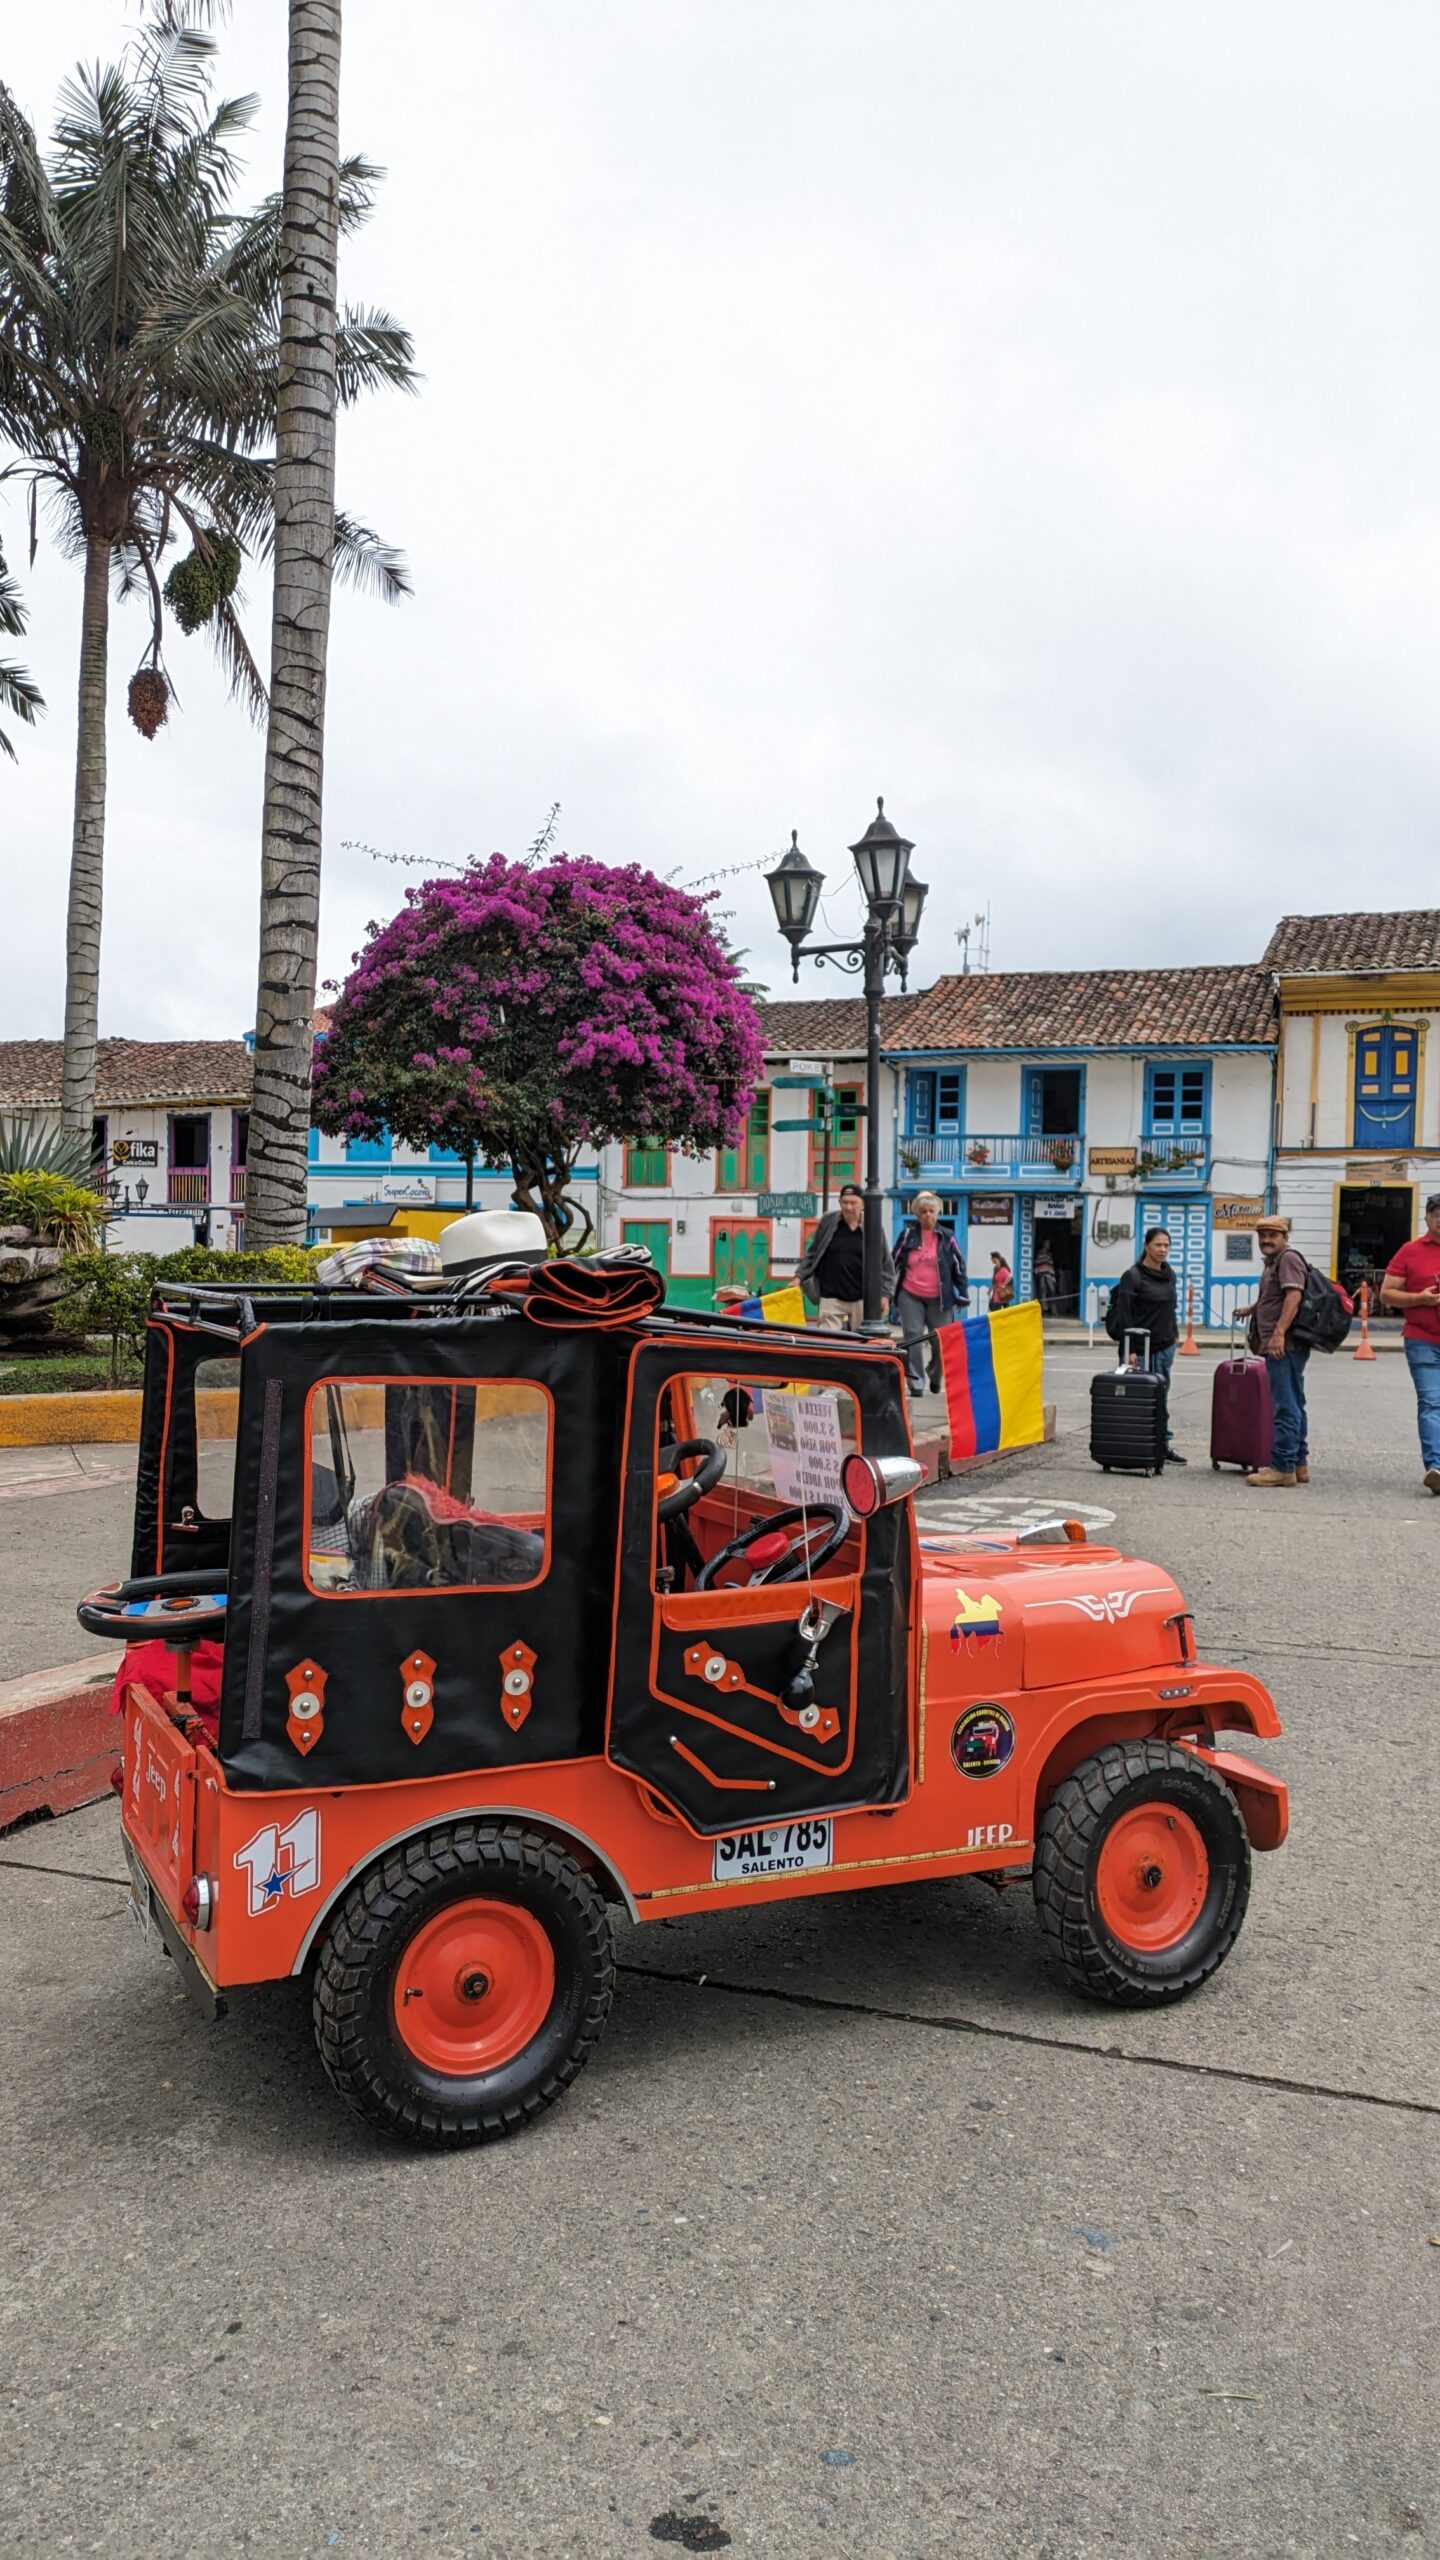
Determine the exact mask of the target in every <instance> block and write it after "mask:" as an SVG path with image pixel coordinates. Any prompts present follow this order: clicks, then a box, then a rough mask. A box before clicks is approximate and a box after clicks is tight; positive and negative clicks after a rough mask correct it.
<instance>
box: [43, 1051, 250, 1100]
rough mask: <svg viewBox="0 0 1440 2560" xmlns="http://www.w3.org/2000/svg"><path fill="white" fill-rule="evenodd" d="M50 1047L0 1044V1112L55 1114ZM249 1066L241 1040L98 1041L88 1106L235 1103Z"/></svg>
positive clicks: (56, 1075)
mask: <svg viewBox="0 0 1440 2560" xmlns="http://www.w3.org/2000/svg"><path fill="white" fill-rule="evenodd" d="M60 1059H61V1048H60V1043H59V1041H58V1040H0V1111H3V1110H6V1109H11V1110H13V1109H14V1108H15V1107H16V1106H17V1105H19V1106H36V1105H38V1106H39V1107H40V1108H42V1109H43V1108H45V1107H46V1106H47V1105H48V1106H50V1107H52V1108H54V1109H56V1110H58V1109H59V1106H60ZM253 1073H254V1064H253V1061H252V1059H251V1056H250V1052H249V1050H248V1049H247V1048H246V1046H245V1043H244V1041H243V1040H102V1041H101V1042H100V1047H99V1054H98V1057H97V1059H96V1066H95V1105H96V1109H97V1110H99V1111H107V1110H114V1109H115V1108H116V1107H117V1106H119V1105H120V1104H123V1103H127V1102H130V1103H141V1102H152V1103H162V1104H164V1103H175V1102H243V1101H244V1100H245V1098H246V1096H247V1095H248V1093H249V1091H250V1084H251V1079H252V1076H253Z"/></svg>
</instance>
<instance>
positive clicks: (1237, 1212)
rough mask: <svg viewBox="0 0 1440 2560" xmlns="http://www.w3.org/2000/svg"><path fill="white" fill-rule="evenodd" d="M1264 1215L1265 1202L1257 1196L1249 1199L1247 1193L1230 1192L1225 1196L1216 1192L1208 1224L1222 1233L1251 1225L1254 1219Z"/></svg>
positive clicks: (1218, 1232) (1218, 1233)
mask: <svg viewBox="0 0 1440 2560" xmlns="http://www.w3.org/2000/svg"><path fill="white" fill-rule="evenodd" d="M1264 1215H1265V1203H1264V1201H1263V1200H1262V1199H1260V1198H1259V1197H1258V1196H1257V1197H1256V1198H1254V1199H1251V1198H1250V1197H1249V1196H1248V1195H1243V1196H1242V1195H1236V1194H1234V1193H1232V1194H1230V1195H1228V1196H1226V1195H1222V1194H1221V1193H1218V1192H1217V1194H1216V1196H1215V1202H1214V1206H1213V1208H1212V1209H1211V1212H1210V1224H1211V1226H1212V1227H1213V1228H1214V1229H1215V1232H1216V1234H1217V1235H1224V1234H1226V1233H1227V1232H1228V1231H1232V1230H1234V1229H1236V1228H1239V1227H1253V1226H1254V1224H1255V1221H1256V1219H1257V1218H1263V1217H1264Z"/></svg>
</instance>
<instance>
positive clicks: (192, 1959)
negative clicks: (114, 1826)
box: [122, 1834, 230, 2019]
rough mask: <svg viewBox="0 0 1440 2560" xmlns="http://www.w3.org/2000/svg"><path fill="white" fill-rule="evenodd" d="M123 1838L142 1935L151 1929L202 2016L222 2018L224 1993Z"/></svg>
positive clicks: (132, 1900) (225, 2002)
mask: <svg viewBox="0 0 1440 2560" xmlns="http://www.w3.org/2000/svg"><path fill="white" fill-rule="evenodd" d="M122 1837H123V1838H124V1841H125V1863H126V1865H127V1867H128V1868H129V1870H130V1907H131V1910H132V1912H133V1913H134V1916H135V1918H136V1920H137V1921H138V1923H139V1926H140V1933H141V1936H142V1937H145V1938H149V1937H150V1936H151V1934H152V1932H153V1934H154V1936H155V1937H157V1938H158V1939H159V1941H160V1946H161V1949H162V1951H163V1953H164V1954H166V1955H167V1956H168V1957H169V1958H170V1960H171V1962H172V1964H174V1965H175V1966H176V1967H177V1968H178V1971H179V1974H180V1979H181V1981H182V1983H183V1984H184V1986H185V1990H186V1993H187V1994H188V1996H189V1998H190V2000H191V2002H192V2003H193V2005H194V2006H195V2007H196V2008H197V2009H198V2010H199V2012H200V2015H201V2016H202V2018H210V2019H214V2018H223V2017H224V2015H225V2012H226V2010H227V2008H228V2007H229V2005H230V2004H229V2002H228V2000H227V1999H226V1997H225V1994H224V1992H223V1991H222V1990H221V1989H220V1988H219V1986H218V1984H216V1983H214V1982H212V1981H211V1979H210V1976H209V1974H208V1973H207V1972H206V1970H205V1967H204V1966H203V1964H202V1963H201V1962H200V1959H199V1957H198V1956H197V1955H196V1953H195V1950H194V1948H193V1947H192V1946H191V1944H190V1941H189V1939H188V1938H187V1937H186V1936H185V1934H184V1932H183V1931H182V1930H181V1928H180V1927H179V1925H178V1923H177V1922H176V1921H175V1920H174V1919H173V1918H172V1917H171V1914H170V1913H169V1912H168V1911H167V1910H166V1908H165V1905H164V1903H163V1902H162V1901H161V1899H160V1896H159V1894H158V1893H157V1892H156V1890H155V1887H154V1885H153V1884H152V1883H151V1881H150V1878H149V1876H148V1875H147V1874H146V1872H145V1869H144V1866H143V1865H142V1863H141V1861H140V1857H139V1854H138V1852H137V1851H136V1849H135V1847H134V1844H133V1842H132V1841H131V1840H130V1838H129V1836H128V1834H122Z"/></svg>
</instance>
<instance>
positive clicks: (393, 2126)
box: [314, 1822, 615, 2146]
mask: <svg viewBox="0 0 1440 2560" xmlns="http://www.w3.org/2000/svg"><path fill="white" fill-rule="evenodd" d="M475 1897H479V1898H481V1899H482V1900H483V1901H484V1902H485V1903H487V1904H492V1905H493V1904H508V1905H513V1906H516V1907H518V1910H519V1912H520V1913H521V1914H528V1915H529V1920H530V1922H531V1923H532V1924H533V1923H538V1924H539V1927H540V1929H541V1930H543V1932H544V1936H545V1938H547V1939H548V1941H549V1949H550V1955H551V1957H552V1959H553V1964H554V1986H553V1992H552V1994H551V1997H550V2002H549V2007H548V2009H547V2011H546V2013H545V2015H544V2017H543V2019H542V2020H541V2022H540V2024H539V2025H538V2027H537V2028H536V2029H535V2031H534V2032H533V2033H532V2034H531V2035H530V2036H529V2039H528V2041H527V2042H526V2043H525V2044H524V2045H523V2047H522V2048H521V2049H520V2050H519V2051H518V2052H516V2053H514V2054H513V2055H511V2056H510V2057H509V2058H507V2059H506V2060H504V2061H503V2062H502V2063H500V2064H499V2065H498V2067H496V2068H494V2069H488V2070H483V2071H478V2072H474V2073H464V2074H455V2073H451V2072H448V2071H443V2070H440V2069H437V2068H435V2067H433V2066H432V2065H431V2064H430V2063H429V2062H428V2061H426V2060H425V2059H424V2058H422V2057H421V2056H420V2055H418V2054H416V2053H414V2052H412V2050H411V2049H410V2047H409V2046H408V2045H407V2044H406V2043H405V2041H404V2039H403V2037H402V2035H401V2033H400V2029H399V2025H398V2023H397V2019H396V2014H395V1984H396V1976H397V1972H398V1970H399V1967H400V1965H401V1963H402V1961H403V1960H404V1958H405V1956H406V1952H407V1949H408V1948H410V1947H411V1945H412V1943H413V1942H414V1940H415V1939H416V1938H417V1936H418V1935H419V1933H420V1932H421V1931H422V1930H424V1929H425V1928H426V1927H427V1925H428V1924H429V1923H430V1922H432V1921H434V1920H435V1919H436V1918H437V1916H438V1915H439V1914H441V1913H442V1912H443V1911H444V1910H445V1909H446V1906H447V1905H450V1904H459V1903H465V1902H467V1901H469V1900H471V1899H472V1898H475ZM517 1925H524V1924H523V1923H516V1922H506V1923H505V1926H506V1927H507V1928H513V1927H515V1926H517ZM532 1934H533V1931H532ZM477 1978H481V1977H477ZM481 1979H483V1978H481ZM614 1982H615V1960H614V1953H613V1949H612V1946H611V1938H610V1922H609V1918H608V1915H607V1913H606V1910H605V1905H604V1902H603V1900H602V1899H601V1896H600V1894H599V1892H598V1890H597V1888H596V1886H595V1885H594V1883H593V1882H592V1881H591V1879H590V1877H589V1876H588V1875H587V1874H586V1873H585V1871H584V1869H583V1868H582V1867H580V1866H578V1865H577V1864H576V1862H575V1860H574V1859H573V1858H571V1857H569V1856H567V1854H566V1852H565V1851H564V1850H563V1849H561V1848H559V1847H557V1846H556V1844H555V1843H554V1842H553V1841H551V1840H546V1839H545V1838H543V1837H542V1835H541V1834H539V1833H538V1832H533V1831H526V1830H523V1829H522V1828H521V1827H520V1826H519V1825H518V1824H516V1823H479V1822H455V1823H449V1824H447V1825H445V1826H444V1828H443V1829H439V1830H435V1831H429V1832H426V1833H425V1834H423V1835H422V1836H421V1837H420V1838H418V1839H415V1840H409V1841H406V1842H405V1844H404V1845H403V1847H401V1848H398V1849H393V1850H392V1851H391V1852H390V1854H389V1855H388V1857H385V1858H383V1859H382V1860H381V1861H380V1862H379V1864H378V1865H376V1866H374V1867H372V1868H371V1869H370V1871H369V1873H368V1874H367V1875H364V1876H362V1877H361V1878H360V1879H359V1881H358V1883H356V1884H355V1885H354V1886H352V1888H351V1890H350V1892H349V1893H347V1895H346V1896H345V1899H344V1901H343V1902H342V1903H341V1905H340V1907H339V1909H338V1911H337V1912H336V1913H335V1916H334V1918H333V1919H332V1920H331V1923H330V1926H329V1928H328V1930H327V1932H326V1935H325V1937H324V1940H323V1941H322V1944H321V1947H320V1953H319V1959H318V1962H317V1965H316V1969H315V1987H314V2020H315V2035H316V2040H317V2042H318V2044H319V2047H320V2059H321V2061H322V2062H323V2064H324V2066H325V2069H326V2072H327V2073H328V2075H329V2077H330V2079H331V2081H332V2082H333V2084H334V2086H335V2087H336V2088H337V2089H338V2090H339V2092H340V2095H341V2096H342V2098H344V2099H345V2100H346V2102H347V2104H348V2105H350V2106H352V2107H353V2108H354V2109H355V2110H356V2112H357V2113H358V2114H360V2115H362V2116H365V2117H366V2118H367V2119H368V2120H369V2122H370V2123H372V2124H376V2125H379V2126H380V2127H381V2129H382V2130H383V2131H384V2132H386V2133H391V2134H395V2135H397V2136H399V2137H400V2138H401V2139H402V2140H405V2141H409V2142H419V2143H428V2144H430V2145H433V2146H445V2145H458V2144H462V2143H471V2142H494V2141H498V2140H499V2139H500V2138H501V2136H502V2135H504V2134H507V2133H517V2132H519V2131H520V2129H521V2127H522V2126H524V2125H527V2124H528V2123H529V2122H530V2120H531V2118H532V2117H534V2116H537V2115H539V2114H541V2113H542V2112H543V2110H544V2109H545V2108H546V2107H548V2106H549V2105H550V2104H551V2102H552V2101H553V2100H554V2099H556V2098H558V2097H559V2096H560V2094H561V2092H562V2091H563V2090H565V2089H567V2088H568V2087H569V2085H570V2082H571V2081H572V2080H573V2079H574V2078H575V2075H576V2073H577V2072H578V2071H579V2070H581V2069H582V2067H583V2066H584V2064H585V2063H586V2062H588V2060H589V2058H590V2055H591V2053H592V2052H593V2050H594V2047H595V2045H596V2044H597V2042H598V2041H599V2038H600V2035H601V2032H602V2030H603V2028H604V2025H605V2020H606V2017H607V2015H608V2013H609V2008H610V1999H611V1994H612V1991H613V1989H614ZM406 1996H407V1998H408V1996H409V1995H408V1994H407V1995H406ZM467 1996H473V1995H469V1994H467ZM540 1996H541V1998H542V1999H543V1997H544V1993H543V1991H542V1993H541V1995H540Z"/></svg>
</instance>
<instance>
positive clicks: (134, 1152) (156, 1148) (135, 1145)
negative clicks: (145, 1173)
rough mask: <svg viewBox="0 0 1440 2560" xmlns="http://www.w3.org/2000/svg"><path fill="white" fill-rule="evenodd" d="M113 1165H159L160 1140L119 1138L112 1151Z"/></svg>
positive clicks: (111, 1159)
mask: <svg viewBox="0 0 1440 2560" xmlns="http://www.w3.org/2000/svg"><path fill="white" fill-rule="evenodd" d="M110 1161H111V1163H112V1164H158V1163H159V1161H160V1141H159V1139H158V1138H117V1139H116V1140H115V1142H114V1144H113V1146H112V1147H111V1149H110Z"/></svg>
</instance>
